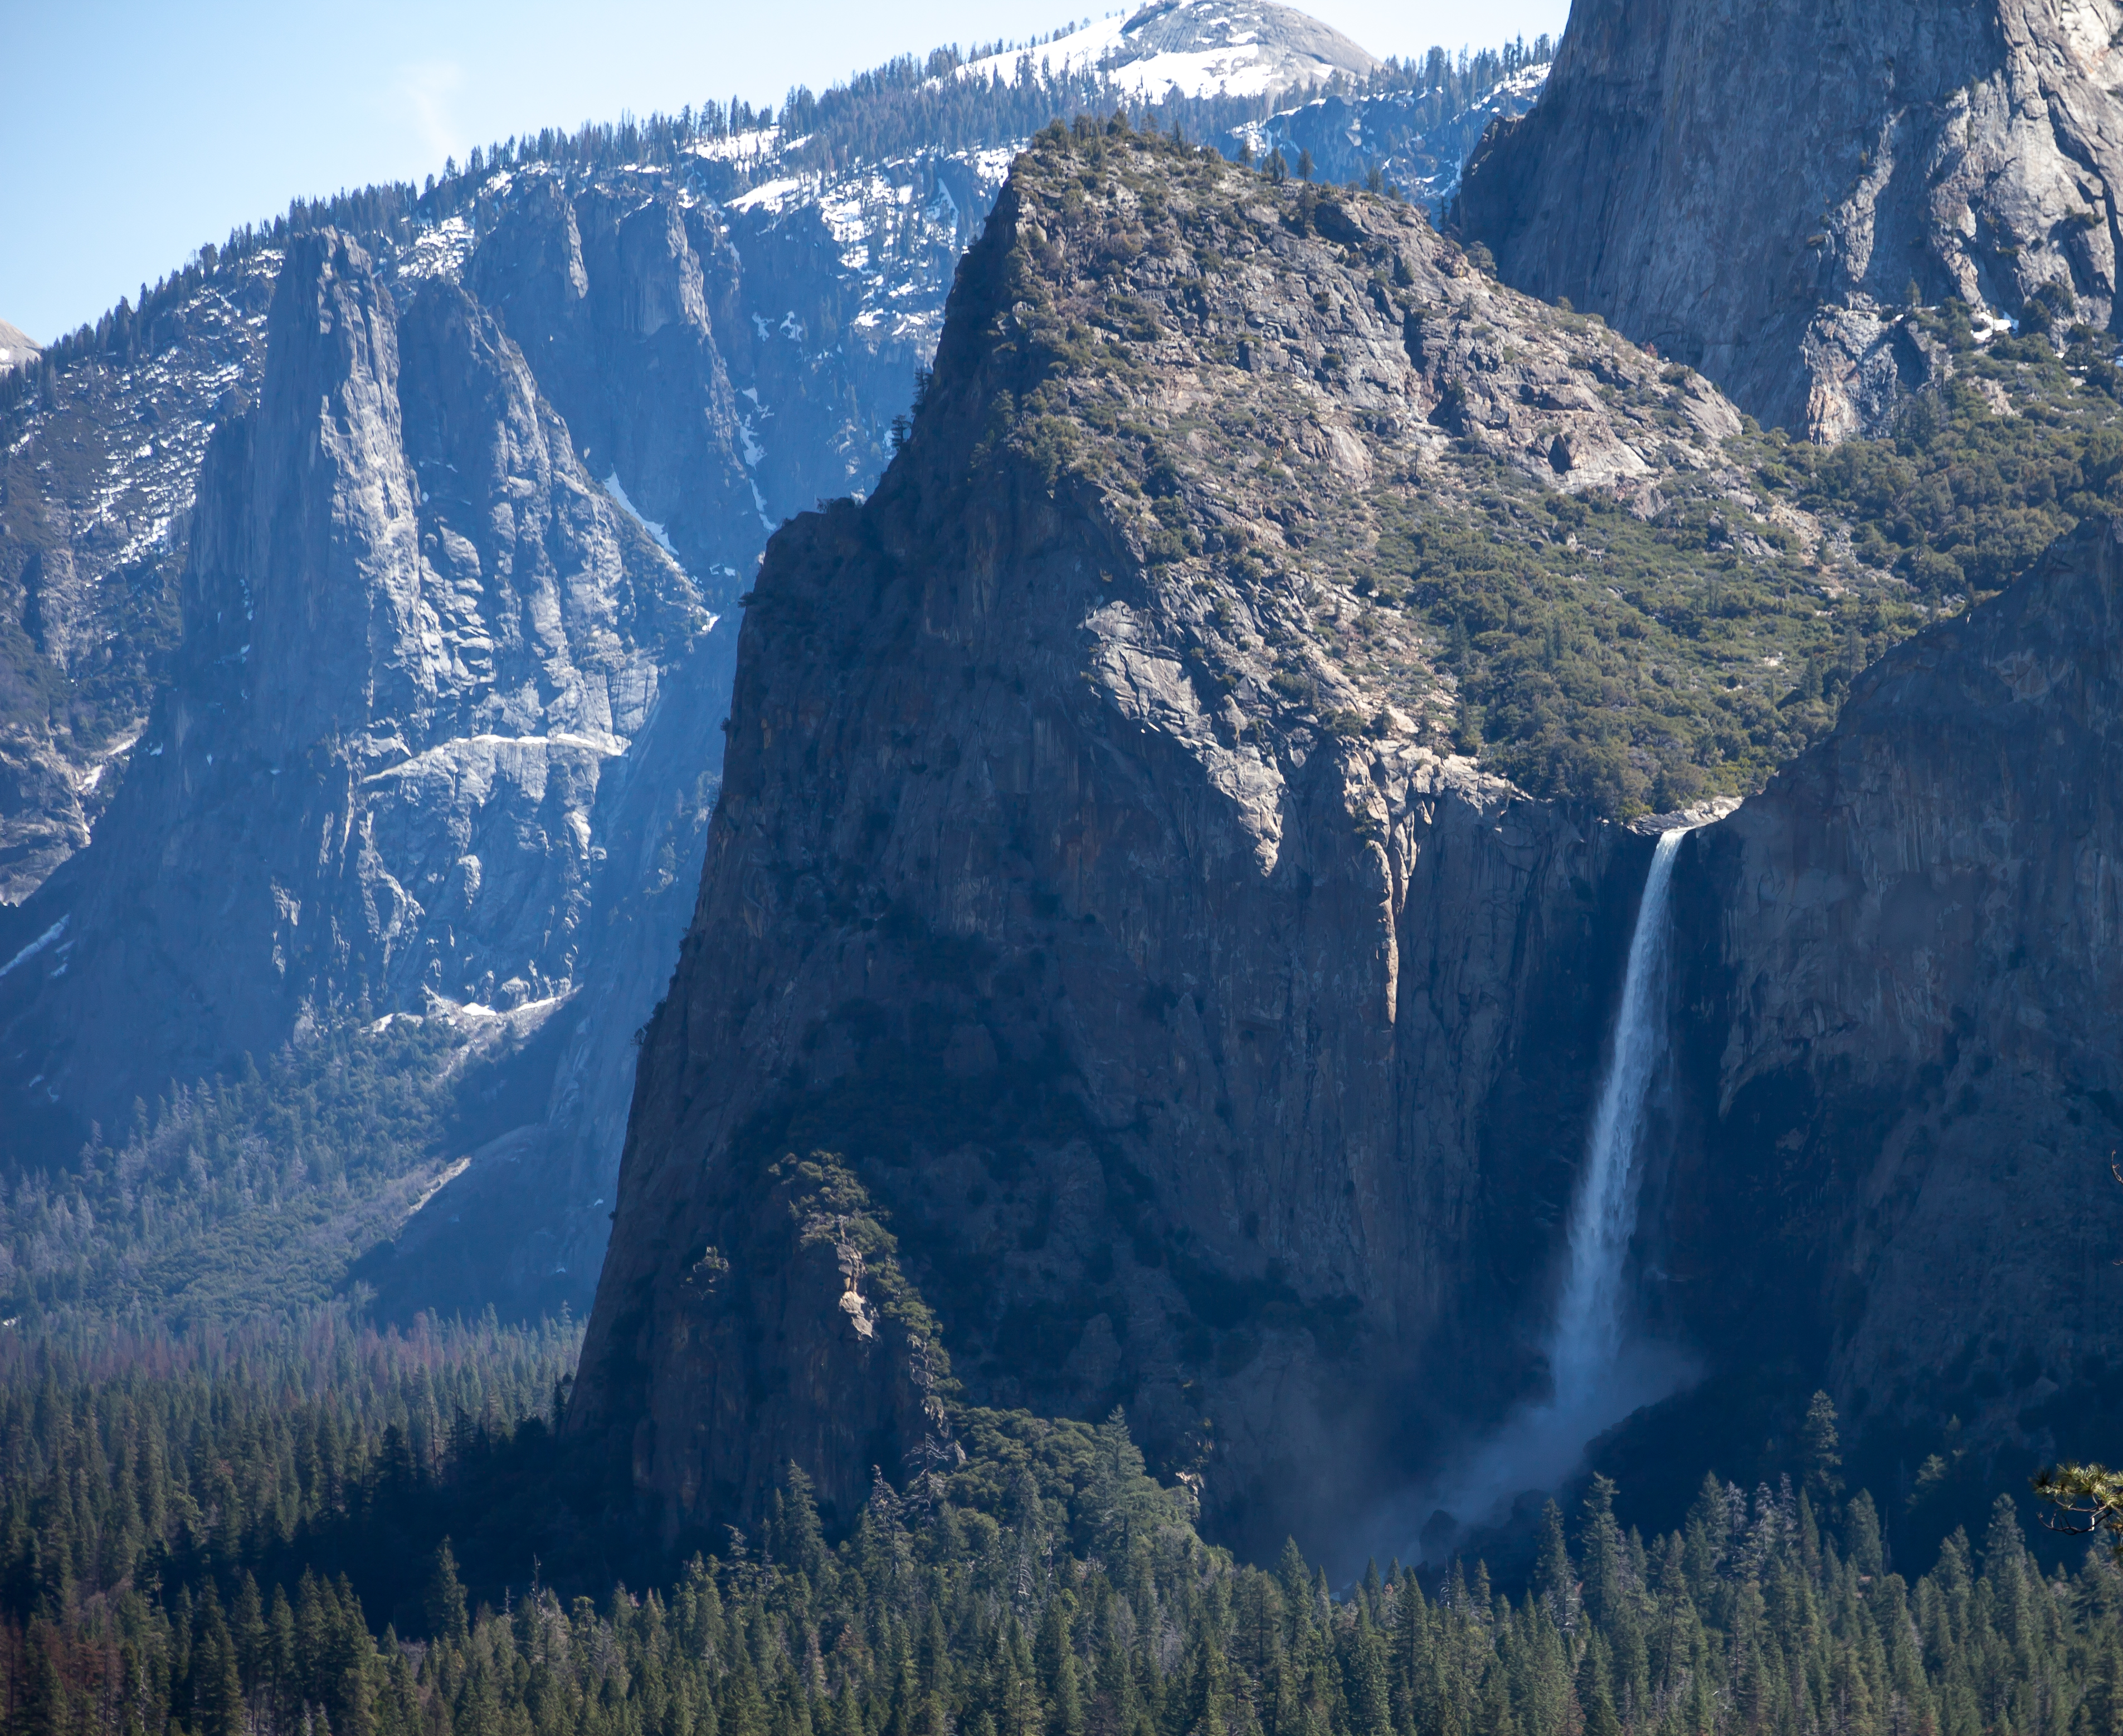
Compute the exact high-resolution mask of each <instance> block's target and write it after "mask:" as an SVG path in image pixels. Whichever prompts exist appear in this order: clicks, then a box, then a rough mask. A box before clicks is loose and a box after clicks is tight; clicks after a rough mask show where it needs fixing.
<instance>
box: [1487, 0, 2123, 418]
mask: <svg viewBox="0 0 2123 1736" xmlns="http://www.w3.org/2000/svg"><path fill="white" fill-rule="evenodd" d="M2119 24H2123V12H2118V10H2117V8H2116V7H2115V6H2113V5H2112V4H2110V3H2108V0H2088V3H2083V4H2081V3H2075V0H2070V3H2068V0H1985V3H1983V4H1980V5H1975V6H1958V7H1936V6H1929V5H1924V4H1919V3H1916V0H1895V3H1891V4H1888V5H1884V6H1874V7H1864V8H1862V9H1851V8H1848V7H1841V6H1838V5H1832V4H1828V3H1825V0H1807V3H1802V4H1797V5H1786V6H1770V7H1763V6H1753V5H1743V4H1740V3H1737V0H1579V3H1578V4H1577V6H1576V7H1573V9H1572V14H1571V21H1570V28H1569V30H1568V33H1567V35H1565V37H1564V39H1563V46H1562V49H1561V50H1560V52H1559V54H1558V57H1557V59H1556V63H1555V67H1554V73H1553V74H1552V76H1551V77H1550V79H1549V84H1548V87H1547V89H1546V91H1544V93H1543V95H1542V96H1541V99H1540V102H1539V103H1538V104H1537V105H1535V108H1534V110H1532V112H1531V113H1530V114H1528V115H1525V116H1524V117H1523V118H1521V119H1516V120H1510V121H1505V122H1502V123H1501V124H1499V125H1498V126H1497V128H1496V129H1493V131H1492V133H1491V134H1490V135H1489V137H1488V139H1487V140H1486V141H1485V143H1483V147H1481V148H1480V150H1479V151H1478V152H1477V153H1476V155H1475V157H1474V160H1473V161H1471V162H1470V163H1469V165H1468V167H1467V171H1466V175H1465V182H1464V185H1463V188H1462V192H1461V215H1462V220H1463V222H1464V223H1465V227H1466V229H1467V231H1468V232H1469V234H1470V235H1471V236H1475V237H1478V238H1479V239H1480V240H1482V241H1484V242H1485V243H1486V244H1487V245H1488V246H1489V247H1490V249H1491V250H1493V252H1494V254H1495V255H1496V260H1497V269H1498V271H1499V273H1500V274H1502V277H1503V278H1504V279H1505V281H1506V282H1507V283H1513V284H1516V286H1518V287H1519V288H1522V289H1525V290H1527V291H1529V292H1531V293H1533V294H1535V295H1538V296H1540V297H1544V298H1546V299H1550V300H1553V299H1554V298H1556V297H1568V298H1569V299H1570V300H1571V301H1572V302H1574V303H1576V304H1577V306H1581V307H1584V308H1588V309H1591V310H1593V311H1598V312H1600V313H1601V314H1604V315H1605V316H1607V317H1608V318H1609V319H1610V320H1611V321H1613V322H1614V323H1615V325H1618V326H1619V327H1620V328H1621V329H1622V330H1624V331H1626V332H1628V333H1629V335H1630V336H1632V337H1633V338H1635V339H1638V341H1640V342H1646V343H1652V344H1657V347H1658V348H1659V349H1660V350H1661V353H1665V354H1666V355H1669V356H1672V357H1674V358H1678V359H1680V360H1681V361H1684V362H1686V363H1689V364H1691V365H1693V366H1695V367H1699V368H1701V369H1702V371H1703V372H1704V373H1706V374H1708V376H1709V377H1711V378H1712V379H1713V380H1715V381H1718V384H1719V385H1720V386H1722V387H1723V388H1724V389H1725V390H1726V391H1727V392H1729V393H1730V394H1731V395H1732V397H1733V398H1735V399H1736V400H1737V401H1738V402H1739V403H1740V404H1741V405H1742V406H1744V407H1745V408H1746V409H1749V410H1750V411H1752V412H1753V413H1754V414H1756V415H1757V416H1759V417H1760V418H1761V419H1763V420H1764V421H1766V422H1774V423H1779V424H1782V425H1783V426H1785V427H1788V428H1792V429H1793V430H1795V431H1804V432H1806V433H1810V434H1812V435H1813V436H1815V437H1816V438H1828V439H1839V438H1844V437H1845V436H1848V435H1850V434H1853V433H1858V432H1859V431H1861V430H1872V429H1875V428H1877V427H1878V426H1879V425H1880V424H1881V423H1882V422H1883V421H1884V420H1885V419H1886V417H1887V416H1888V414H1890V413H1891V410H1892V409H1893V406H1894V403H1895V400H1896V397H1897V396H1898V395H1900V393H1901V392H1902V391H1905V390H1906V389H1907V388H1909V387H1910V386H1914V385H1916V384H1919V383H1921V382H1922V381H1924V379H1926V378H1927V377H1929V367H1930V363H1929V361H1928V360H1927V358H1926V357H1925V355H1924V353H1923V352H1922V350H1921V349H1919V347H1918V345H1917V344H1915V342H1914V339H1913V337H1912V335H1910V334H1909V333H1908V332H1907V331H1906V330H1905V328H1903V327H1902V326H1901V325H1900V324H1899V323H1898V322H1897V320H1896V309H1897V308H1899V307H1900V306H1901V305H1902V304H1903V303H1904V302H1905V298H1906V297H1907V294H1908V291H1909V288H1910V285H1912V284H1914V286H1915V288H1916V291H1917V292H1918V294H1919V296H1920V297H1921V298H1922V299H1923V300H1924V301H1925V302H1937V301H1938V300H1940V299H1942V298H1943V297H1947V296H1948V295H1954V296H1959V297H1963V298H1964V299H1966V300H1967V301H1969V302H1973V303H1975V304H1977V305H1979V306H1981V305H1985V304H1987V305H1989V306H1993V307H1997V308H2001V309H2003V310H2004V311H2006V312H2008V313H2013V314H2017V313H2018V311H2019V309H2020V308H2021V307H2022V305H2023V304H2024V303H2025V302H2027V300H2028V299H2029V298H2031V297H2035V296H2037V295H2041V296H2042V297H2045V298H2046V299H2047V300H2049V301H2050V302H2053V303H2054V304H2055V307H2056V309H2057V311H2059V312H2060V313H2061V314H2063V315H2064V316H2065V317H2067V318H2069V319H2078V318H2083V319H2085V320H2088V321H2091V322H2092V323H2093V324H2095V325H2107V324H2108V323H2109V321H2110V320H2111V315H2112V312H2113V309H2114V303H2115V297H2116V233H2117V231H2116V222H2117V217H2116V208H2115V189H2116V185H2117V181H2118V171H2119V169H2123V156H2119V152H2123V106H2119V105H2118V103H2117V101H2116V96H2115V95H2114V94H2113V91H2112V88H2111V87H2112V86H2113V84H2114V82H2115V78H2116V68H2115V65H2114V62H2113V53H2114V50H2113V46H2112V44H2113V43H2114V41H2115V39H2116V32H2117V27H2118V26H2119Z"/></svg>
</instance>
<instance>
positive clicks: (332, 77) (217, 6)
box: [0, 0, 1569, 343]
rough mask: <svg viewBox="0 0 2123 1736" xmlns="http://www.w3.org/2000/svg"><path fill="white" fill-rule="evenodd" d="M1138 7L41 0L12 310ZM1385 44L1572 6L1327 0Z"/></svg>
mask: <svg viewBox="0 0 2123 1736" xmlns="http://www.w3.org/2000/svg"><path fill="white" fill-rule="evenodd" d="M1119 3H1120V0H1103V3H1096V0H1073V4H1072V3H1071V0H898V3H896V4H879V3H877V0H750V3H747V4H743V5H734V4H731V3H730V0H708V3H706V4H701V3H697V0H696V3H694V4H691V5H682V4H678V3H676V0H591V3H588V4H585V3H583V0H573V3H569V4H565V5H563V4H559V3H556V0H470V3H463V4H454V5H453V4H449V3H447V0H372V3H370V4H368V5H364V6H362V7H326V6H321V5H316V4H315V3H312V0H213V3H209V4H204V5H200V4H190V5H185V4H181V3H179V4H171V3H170V0H64V3H54V0H42V3H38V0H31V3H27V4H23V5H20V6H16V7H12V8H10V10H11V12H12V17H11V19H10V21H9V23H8V26H7V31H6V35H7V67H8V77H7V95H6V97H5V99H4V100H0V164H4V165H6V168H5V171H4V173H0V319H4V320H7V321H12V322H13V323H14V324H15V325H18V326H20V327H21V329H22V330H25V331H26V332H27V333H28V334H29V335H30V336H31V337H33V338H35V339H38V340H39V341H40V342H45V343H48V342H49V341H50V340H51V339H54V338H55V337H57V336H58V335H59V334H60V333H62V332H63V331H67V330H72V329H73V327H74V326H77V325H80V324H82V322H83V321H90V320H93V319H94V318H95V317H96V316H97V315H98V314H99V313H101V311H103V310H104V309H105V308H107V307H109V306H112V305H113V304H114V303H115V302H116V301H117V299H118V297H120V296H121V295H127V296H137V295H138V290H139V286H140V284H141V283H143V281H152V279H154V278H157V277H158V276H160V275H161V274H163V273H164V272H166V271H168V270H171V269H173V268H175V267H176V266H177V265H178V264H181V263H182V262H183V260H185V256H186V255H189V254H190V252H191V251H192V250H194V248H196V247H197V246H199V243H200V242H202V241H220V240H221V239H222V238H223V236H226V235H227V232H229V230H230V229H231V228H232V227H235V226H236V225H237V224H239V223H242V222H255V221H256V220H258V219H259V218H267V217H270V216H271V215H272V214H273V213H275V212H277V211H283V210H285V209H286V208H287V204H288V200H289V199H291V198H293V197H296V196H298V195H300V196H303V197H316V196H317V195H320V194H327V193H331V192H334V191H336V190H338V189H340V187H343V186H359V185H363V184H364V183H367V182H370V181H380V180H419V179H420V178H421V177H422V176H424V175H430V174H434V173H436V172H438V171H439V170H440V169H441V167H442V165H443V159H444V158H445V157H452V156H454V157H457V158H458V159H459V160H460V161H462V159H463V157H465V155H466V152H469V150H470V149H471V147H472V146H473V145H475V144H486V143H491V142H492V141H493V140H494V139H497V138H507V137H508V136H509V135H510V134H512V133H523V132H525V131H536V130H537V129H538V128H540V127H542V126H565V127H573V126H574V125H576V124H579V123H580V122H582V121H583V120H588V119H596V120H612V119H617V118H618V116H619V114H620V112H621V110H631V111H632V112H633V113H635V114H636V115H646V114H649V113H650V112H651V111H653V110H667V111H675V110H677V109H679V108H681V107H682V106H683V105H686V104H687V103H699V102H701V101H704V100H705V99H706V98H708V97H710V96H712V97H715V98H716V99H718V100H724V101H726V100H727V99H728V98H729V97H730V96H733V95H735V96H742V97H743V98H744V99H745V100H746V101H749V102H752V103H755V104H758V103H769V102H771V103H773V104H776V105H779V104H780V101H781V98H782V96H783V94H784V93H785V91H787V90H788V89H789V87H790V86H791V85H794V84H798V83H803V84H808V85H809V86H810V87H812V88H813V90H823V89H824V88H825V87H827V86H828V85H830V84H832V83H833V82H836V81H837V80H838V79H841V78H843V77H846V76H847V75H848V74H849V73H851V72H854V71H856V70H858V69H859V68H864V67H869V66H874V65H876V64H877V63H879V62H880V61H883V60H885V59H888V58H890V57H891V56H892V55H893V54H901V53H904V52H908V51H913V52H924V51H926V50H927V49H930V48H933V47H935V46H936V45H937V44H940V43H945V42H958V43H960V44H972V43H973V42H975V41H983V42H985V41H991V40H995V39H996V38H998V37H1006V38H1008V39H1010V40H1020V39H1022V38H1024V37H1026V36H1029V35H1032V34H1033V33H1034V32H1038V31H1046V30H1052V29H1053V28H1055V27H1056V26H1057V25H1060V24H1062V23H1065V22H1066V21H1069V20H1070V19H1071V18H1081V17H1086V16H1092V17H1095V16H1104V13H1105V12H1108V11H1112V10H1114V9H1116V7H1118V5H1119ZM1305 9H1306V10H1307V11H1310V12H1313V13H1314V14H1315V16H1319V17H1321V18H1324V20H1326V21H1328V22H1329V23H1330V24H1332V25H1333V26H1335V27H1336V28H1338V29H1339V30H1343V31H1345V32H1347V34H1348V35H1351V36H1353V37H1354V38H1355V39H1356V40H1357V41H1358V42H1360V43H1361V44H1363V45H1364V46H1365V47H1366V48H1367V49H1371V52H1372V53H1373V54H1416V53H1419V52H1421V51H1422V49H1426V48H1428V47H1429V46H1430V45H1431V44H1432V43H1442V44H1445V45H1446V46H1447V47H1449V48H1454V49H1456V48H1458V47H1460V46H1461V45H1462V44H1470V45H1473V46H1475V47H1480V46H1482V45H1483V44H1495V43H1498V42H1502V41H1503V40H1506V39H1507V38H1508V37H1511V36H1514V35H1525V37H1526V38H1527V39H1528V40H1531V38H1532V37H1534V36H1535V35H1537V34H1538V33H1539V32H1540V31H1542V30H1551V31H1557V32H1559V31H1560V30H1562V28H1563V21H1564V19H1565V18H1566V16H1568V11H1569V5H1568V0H1313V3H1311V4H1309V5H1307V6H1306V7H1305Z"/></svg>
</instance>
